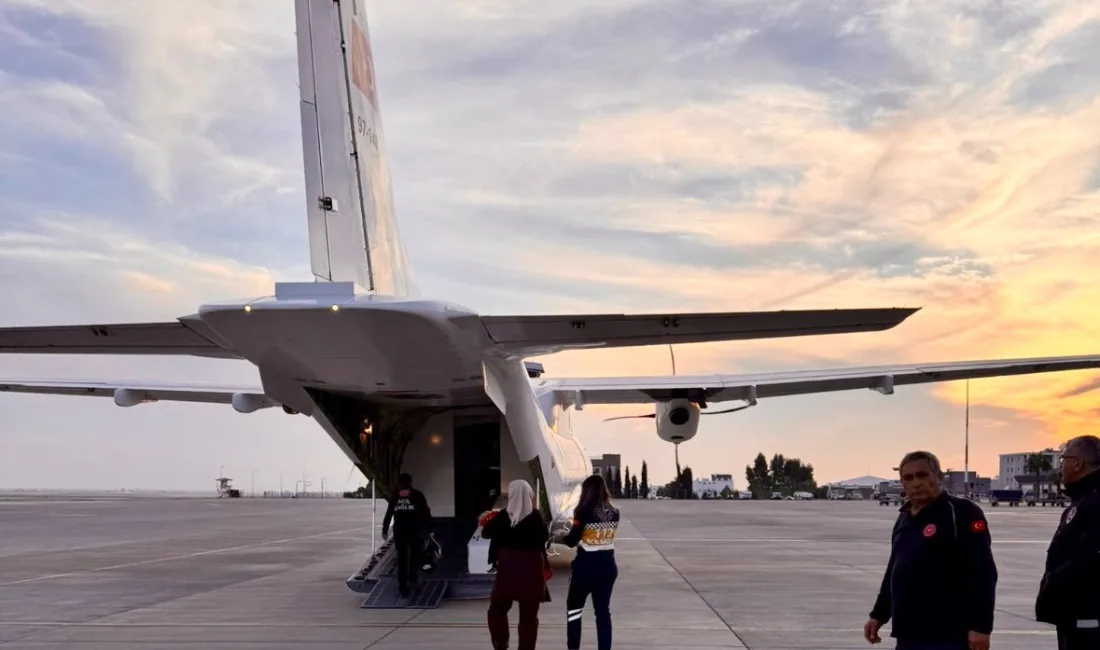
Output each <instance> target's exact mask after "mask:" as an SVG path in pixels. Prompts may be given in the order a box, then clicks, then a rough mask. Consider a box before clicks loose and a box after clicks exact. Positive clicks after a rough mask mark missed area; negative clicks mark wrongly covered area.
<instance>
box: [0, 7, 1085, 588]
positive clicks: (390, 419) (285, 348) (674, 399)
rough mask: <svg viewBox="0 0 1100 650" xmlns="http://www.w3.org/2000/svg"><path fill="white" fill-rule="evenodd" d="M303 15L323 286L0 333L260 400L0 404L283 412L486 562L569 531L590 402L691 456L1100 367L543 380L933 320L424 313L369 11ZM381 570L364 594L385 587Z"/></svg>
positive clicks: (114, 391) (313, 232)
mask: <svg viewBox="0 0 1100 650" xmlns="http://www.w3.org/2000/svg"><path fill="white" fill-rule="evenodd" d="M295 3H296V4H295V15H296V24H297V47H298V64H299V65H298V72H299V82H300V88H301V98H300V112H301V125H302V151H303V165H304V171H305V188H306V220H307V231H308V241H309V254H310V263H311V270H312V274H313V276H314V279H313V281H312V282H278V283H276V284H275V286H274V290H273V292H272V294H271V295H265V296H256V297H251V298H245V299H239V300H231V301H225V302H217V303H210V304H203V305H200V306H199V307H198V310H197V311H196V312H195V313H193V314H189V315H185V316H181V317H179V318H177V319H176V320H174V321H166V322H149V323H112V324H93V325H82V326H64V327H16V328H2V329H0V352H3V353H14V354H85V355H86V354H92V355H187V356H196V357H207V358H215V359H238V360H245V361H248V362H250V363H252V364H253V365H254V366H255V367H256V369H257V370H258V375H259V385H258V386H214V385H194V384H182V383H171V382H162V383H149V382H132V381H99V382H88V381H29V380H20V379H0V391H8V392H13V393H42V394H57V395H84V396H97V397H109V398H112V399H113V400H114V402H115V404H117V405H118V406H121V407H133V406H137V405H142V404H149V403H153V402H158V401H178V402H197V403H213V404H226V405H230V406H231V407H232V408H233V409H234V410H236V411H238V412H240V413H253V412H255V411H258V410H261V409H268V408H275V409H281V410H283V411H284V412H286V413H287V414H291V415H303V416H306V417H310V418H312V419H313V420H315V421H316V422H317V424H319V425H320V427H321V428H322V429H323V430H324V431H325V432H326V433H327V434H328V436H329V437H330V438H331V439H332V441H333V442H334V443H335V444H336V445H337V446H338V447H339V448H340V449H341V451H343V453H344V454H345V455H346V456H347V457H348V458H349V459H350V460H351V462H352V463H354V464H355V466H356V467H358V468H359V470H360V471H361V472H362V473H363V474H364V475H365V476H366V477H368V478H369V479H370V480H371V481H372V482H375V483H376V484H377V485H378V487H379V490H380V491H381V492H382V494H383V496H388V495H389V494H390V492H391V491H392V489H393V486H394V485H395V483H396V477H397V474H398V473H399V472H402V471H405V472H410V473H411V474H413V475H414V477H416V481H417V487H418V488H419V489H420V490H422V491H423V492H424V493H425V495H426V496H427V497H428V499H429V501H430V503H431V504H432V510H433V514H434V515H436V516H437V517H438V518H441V519H446V520H449V521H453V522H458V523H456V524H455V533H454V535H452V538H453V539H450V540H449V543H451V544H452V545H453V546H459V547H465V548H471V547H472V545H474V544H475V542H476V541H477V540H475V539H474V538H475V537H476V535H475V534H474V529H475V528H476V519H477V516H478V515H479V514H480V513H481V512H483V511H484V510H485V509H486V507H487V506H486V504H491V503H492V500H493V498H494V496H496V497H497V498H499V497H500V496H501V495H500V492H501V491H502V489H503V486H507V485H508V483H509V482H510V481H512V480H514V479H518V478H522V479H526V480H528V481H529V482H532V484H533V485H535V486H536V489H537V493H538V495H539V500H540V503H541V505H542V508H543V510H544V512H545V513H546V514H547V515H548V517H549V519H550V521H551V523H550V526H551V530H552V531H557V532H560V531H562V530H564V529H565V528H567V527H568V526H569V524H570V522H571V520H572V510H573V508H574V507H575V506H576V504H577V501H578V498H579V491H580V484H581V482H582V481H583V480H584V479H585V478H586V477H588V476H589V475H590V474H591V473H592V464H591V462H590V460H589V457H588V455H587V453H586V451H585V448H584V446H583V444H582V442H581V440H580V439H579V438H578V436H577V433H576V432H575V431H574V428H573V424H572V418H571V416H572V413H573V412H574V411H580V410H582V409H583V408H584V407H585V406H587V405H602V404H648V405H652V407H653V408H654V411H653V414H652V416H651V417H653V419H654V420H655V425H656V427H655V428H656V434H657V435H658V436H659V437H660V438H661V439H662V440H665V441H668V442H671V443H673V444H675V445H679V444H681V443H683V442H686V441H689V440H691V439H692V438H693V437H694V436H695V434H696V432H697V430H698V426H699V420H700V416H701V415H706V414H709V413H710V411H708V410H707V409H709V408H710V406H711V405H712V404H718V403H725V402H742V403H743V405H744V406H745V407H751V406H755V405H757V400H758V399H761V398H777V397H785V396H792V395H805V394H810V393H825V392H832V391H847V390H866V389H871V390H874V391H877V392H879V393H881V394H884V395H891V394H893V393H894V389H895V387H897V386H908V385H915V384H924V383H930V382H942V381H955V380H959V379H968V378H980V377H995V376H1006V375H1020V374H1030V373H1044V372H1055V371H1068V370H1078V369H1087V368H1098V367H1100V356H1095V355H1094V356H1077V357H1048V358H1032V359H1012V360H992V361H969V362H952V363H924V364H920V363H918V364H895V365H886V366H877V367H863V368H845V369H831V370H804V371H784V372H765V373H749V374H719V375H704V376H684V375H674V376H658V377H601V378H584V379H578V378H551V377H545V376H544V375H545V370H544V368H543V366H542V365H541V364H540V363H536V362H532V361H530V359H531V358H532V357H537V356H545V355H550V354H552V353H555V352H559V351H563V350H585V349H596V348H620V347H630V346H650V345H671V344H687V343H706V342H715V341H733V340H754V339H766V338H780V337H799V336H818V335H828V334H842V333H855V332H881V331H885V330H889V329H891V328H894V327H896V326H898V325H900V324H901V323H902V322H903V321H905V320H906V319H907V318H908V317H910V316H911V315H912V314H914V313H915V312H916V311H917V309H915V308H869V309H828V310H799V311H770V312H729V313H677V312H675V311H670V312H668V313H659V314H637V315H634V314H572V315H481V314H478V313H477V312H476V311H473V310H471V309H468V308H466V307H463V306H461V305H458V304H453V303H450V302H446V301H442V300H438V299H432V298H425V297H421V294H420V291H419V289H418V287H417V283H416V279H415V277H414V274H413V273H412V267H411V265H410V263H409V260H408V257H407V254H406V249H405V247H404V245H403V244H402V241H401V238H400V235H399V231H398V224H397V221H396V219H395V216H394V206H393V197H392V189H391V183H390V177H389V170H388V165H387V158H386V144H385V138H384V136H383V132H382V120H381V117H380V111H379V101H378V93H377V87H376V81H375V68H374V61H373V56H372V50H371V45H370V35H369V32H368V28H367V20H366V11H365V8H364V3H363V0H295ZM446 545H447V544H446V543H445V544H444V546H446ZM465 548H464V549H463V550H465ZM375 559H377V557H376V558H375ZM374 564H377V562H375V563H374ZM441 566H442V565H441ZM369 568H370V567H369V566H368V567H364V568H363V569H362V570H361V571H359V572H357V573H356V575H355V576H353V579H349V583H348V584H349V586H351V587H352V588H353V589H356V590H359V591H364V592H365V591H366V590H367V589H368V588H373V586H372V583H370V580H368V579H367V577H366V576H367V574H368V573H369ZM467 569H468V570H469V571H470V573H477V571H478V570H477V569H476V568H472V567H467ZM456 571H457V572H458V573H461V571H459V570H457V569H456ZM481 572H482V573H485V572H486V570H482V571H481ZM441 575H442V574H441ZM448 575H450V574H448ZM441 579H442V578H441ZM378 580H380V578H379V579H378ZM378 580H375V583H376V582H377V581H378ZM353 582H354V583H355V584H353ZM484 593H487V592H484ZM483 595H484V594H483Z"/></svg>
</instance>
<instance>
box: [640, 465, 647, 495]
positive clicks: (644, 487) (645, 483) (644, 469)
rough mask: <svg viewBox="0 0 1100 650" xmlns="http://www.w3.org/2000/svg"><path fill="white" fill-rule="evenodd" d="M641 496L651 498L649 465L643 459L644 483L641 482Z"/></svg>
mask: <svg viewBox="0 0 1100 650" xmlns="http://www.w3.org/2000/svg"><path fill="white" fill-rule="evenodd" d="M641 490H642V492H641V495H640V496H641V498H643V499H648V498H649V467H647V466H646V464H645V461H644V460H643V461H642V484H641Z"/></svg>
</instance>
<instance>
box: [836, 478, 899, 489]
mask: <svg viewBox="0 0 1100 650" xmlns="http://www.w3.org/2000/svg"><path fill="white" fill-rule="evenodd" d="M890 480H892V479H888V478H882V477H880V476H860V477H857V478H850V479H848V480H846V481H836V482H835V483H833V484H832V485H851V486H866V487H878V484H879V483H882V482H883V481H890Z"/></svg>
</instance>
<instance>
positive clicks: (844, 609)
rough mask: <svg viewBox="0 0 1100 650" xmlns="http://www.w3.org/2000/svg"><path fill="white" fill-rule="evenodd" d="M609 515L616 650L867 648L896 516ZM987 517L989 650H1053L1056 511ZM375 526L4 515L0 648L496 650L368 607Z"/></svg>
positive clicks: (264, 517) (302, 517)
mask: <svg viewBox="0 0 1100 650" xmlns="http://www.w3.org/2000/svg"><path fill="white" fill-rule="evenodd" d="M619 506H620V507H621V509H622V511H623V515H624V517H625V519H626V521H625V522H624V523H623V525H622V527H621V529H620V533H619V537H618V539H617V541H616V547H617V551H616V556H617V559H618V563H619V576H620V577H619V581H618V583H617V585H616V588H615V595H614V598H613V601H612V618H613V621H614V626H615V643H614V647H615V648H617V649H619V650H630V649H638V650H641V649H650V648H689V649H691V650H711V649H717V648H751V649H753V650H780V649H792V650H793V649H798V650H810V649H826V648H828V649H841V648H866V647H869V646H868V645H867V643H866V642H865V641H863V638H862V627H863V623H864V622H865V621H866V620H867V615H868V612H869V610H870V608H871V605H872V603H873V601H874V597H875V593H876V591H877V589H878V585H879V582H880V581H881V579H882V571H883V568H884V565H885V562H886V558H887V555H888V554H889V535H890V528H891V525H892V523H893V520H894V517H895V516H896V509H895V508H891V507H881V506H879V505H877V504H876V503H872V502H827V501H815V502H796V501H780V502H771V501H763V502H755V501H753V502H740V501H691V502H686V501H622V502H619ZM984 508H985V510H986V513H987V515H988V518H989V523H990V530H991V532H992V535H993V539H994V553H995V556H996V559H997V564H998V567H999V570H1000V576H1001V577H1000V583H999V586H998V595H997V596H998V600H997V613H996V622H995V626H996V627H995V630H994V635H993V648H995V649H997V650H1024V649H1027V650H1038V649H1041V648H1052V649H1053V648H1054V647H1055V645H1056V644H1055V639H1054V634H1053V630H1052V629H1051V628H1050V626H1047V625H1044V624H1040V623H1036V622H1035V621H1034V620H1033V613H1032V609H1033V602H1034V595H1035V590H1036V588H1037V587H1038V582H1039V577H1040V575H1041V572H1042V564H1043V558H1044V553H1045V550H1046V545H1047V543H1048V541H1049V539H1050V535H1051V533H1052V532H1053V530H1054V527H1055V526H1056V525H1057V517H1058V515H1059V514H1060V513H1061V512H1062V510H1061V509H1060V508H1058V509H1050V508H1003V507H1002V508H990V507H989V506H988V505H986V506H984ZM382 514H383V512H382V509H381V508H380V511H379V513H378V523H379V524H380V523H381V517H382ZM370 521H371V512H370V502H369V501H356V500H337V499H334V500H319V499H293V500H292V499H248V498H244V499H221V500H219V499H150V498H144V499H140V498H138V499H117V498H115V499H102V500H98V499H93V498H81V499H65V498H61V497H51V498H42V499H38V498H21V499H3V498H0V649H2V650H15V649H17V648H18V649H30V648H79V649H80V650H98V649H100V648H112V649H116V648H122V649H124V650H129V649H137V648H181V649H182V648H196V649H197V648H204V649H219V648H233V649H236V650H250V649H253V648H257V649H258V648H322V649H329V650H345V649H347V650H353V649H355V650H361V649H365V648H372V649H375V650H392V649H398V648H400V649H401V650H419V649H422V648H455V649H456V650H464V649H467V648H469V649H474V648H478V649H482V648H488V647H490V644H489V640H488V633H487V631H486V629H485V609H486V606H487V603H486V602H484V601H472V602H444V604H443V606H442V607H441V608H440V609H437V610H427V611H414V610H362V609H359V603H360V601H361V597H360V596H359V595H357V594H354V593H352V592H351V591H350V590H348V588H347V587H346V586H345V585H344V580H345V579H346V578H347V577H348V575H350V574H351V573H352V572H353V571H354V570H355V569H356V568H358V567H359V566H360V565H361V564H362V563H363V561H364V560H365V559H366V556H367V554H368V551H369V547H370V539H371V529H370ZM378 537H379V543H380V541H381V540H380V535H379V536H378ZM567 580H568V572H567V571H562V570H559V571H558V572H557V574H556V575H555V578H554V580H553V581H552V582H551V592H552V595H553V599H554V600H553V602H552V603H548V604H545V605H543V609H542V612H541V614H540V619H541V625H540V634H539V647H540V648H565V590H566V586H567ZM514 619H515V613H514V612H513V620H514ZM584 621H585V627H584V640H583V643H582V647H584V648H595V647H596V645H595V643H596V641H595V628H594V623H593V620H592V616H591V611H590V610H589V612H587V613H586V615H585V619H584ZM887 631H888V628H887ZM514 634H515V631H514V628H513V638H512V646H513V647H515V641H516V639H515V636H514ZM884 635H885V632H884ZM884 638H885V636H884ZM893 646H894V643H893V641H892V640H890V639H886V640H885V642H884V644H883V645H882V646H879V647H886V648H892V647H893Z"/></svg>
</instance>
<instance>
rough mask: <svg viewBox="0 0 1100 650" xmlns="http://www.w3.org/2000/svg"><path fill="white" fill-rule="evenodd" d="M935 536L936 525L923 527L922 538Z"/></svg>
mask: <svg viewBox="0 0 1100 650" xmlns="http://www.w3.org/2000/svg"><path fill="white" fill-rule="evenodd" d="M935 534H936V524H928V525H927V526H925V527H924V536H925V537H931V536H933V535H935Z"/></svg>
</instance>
